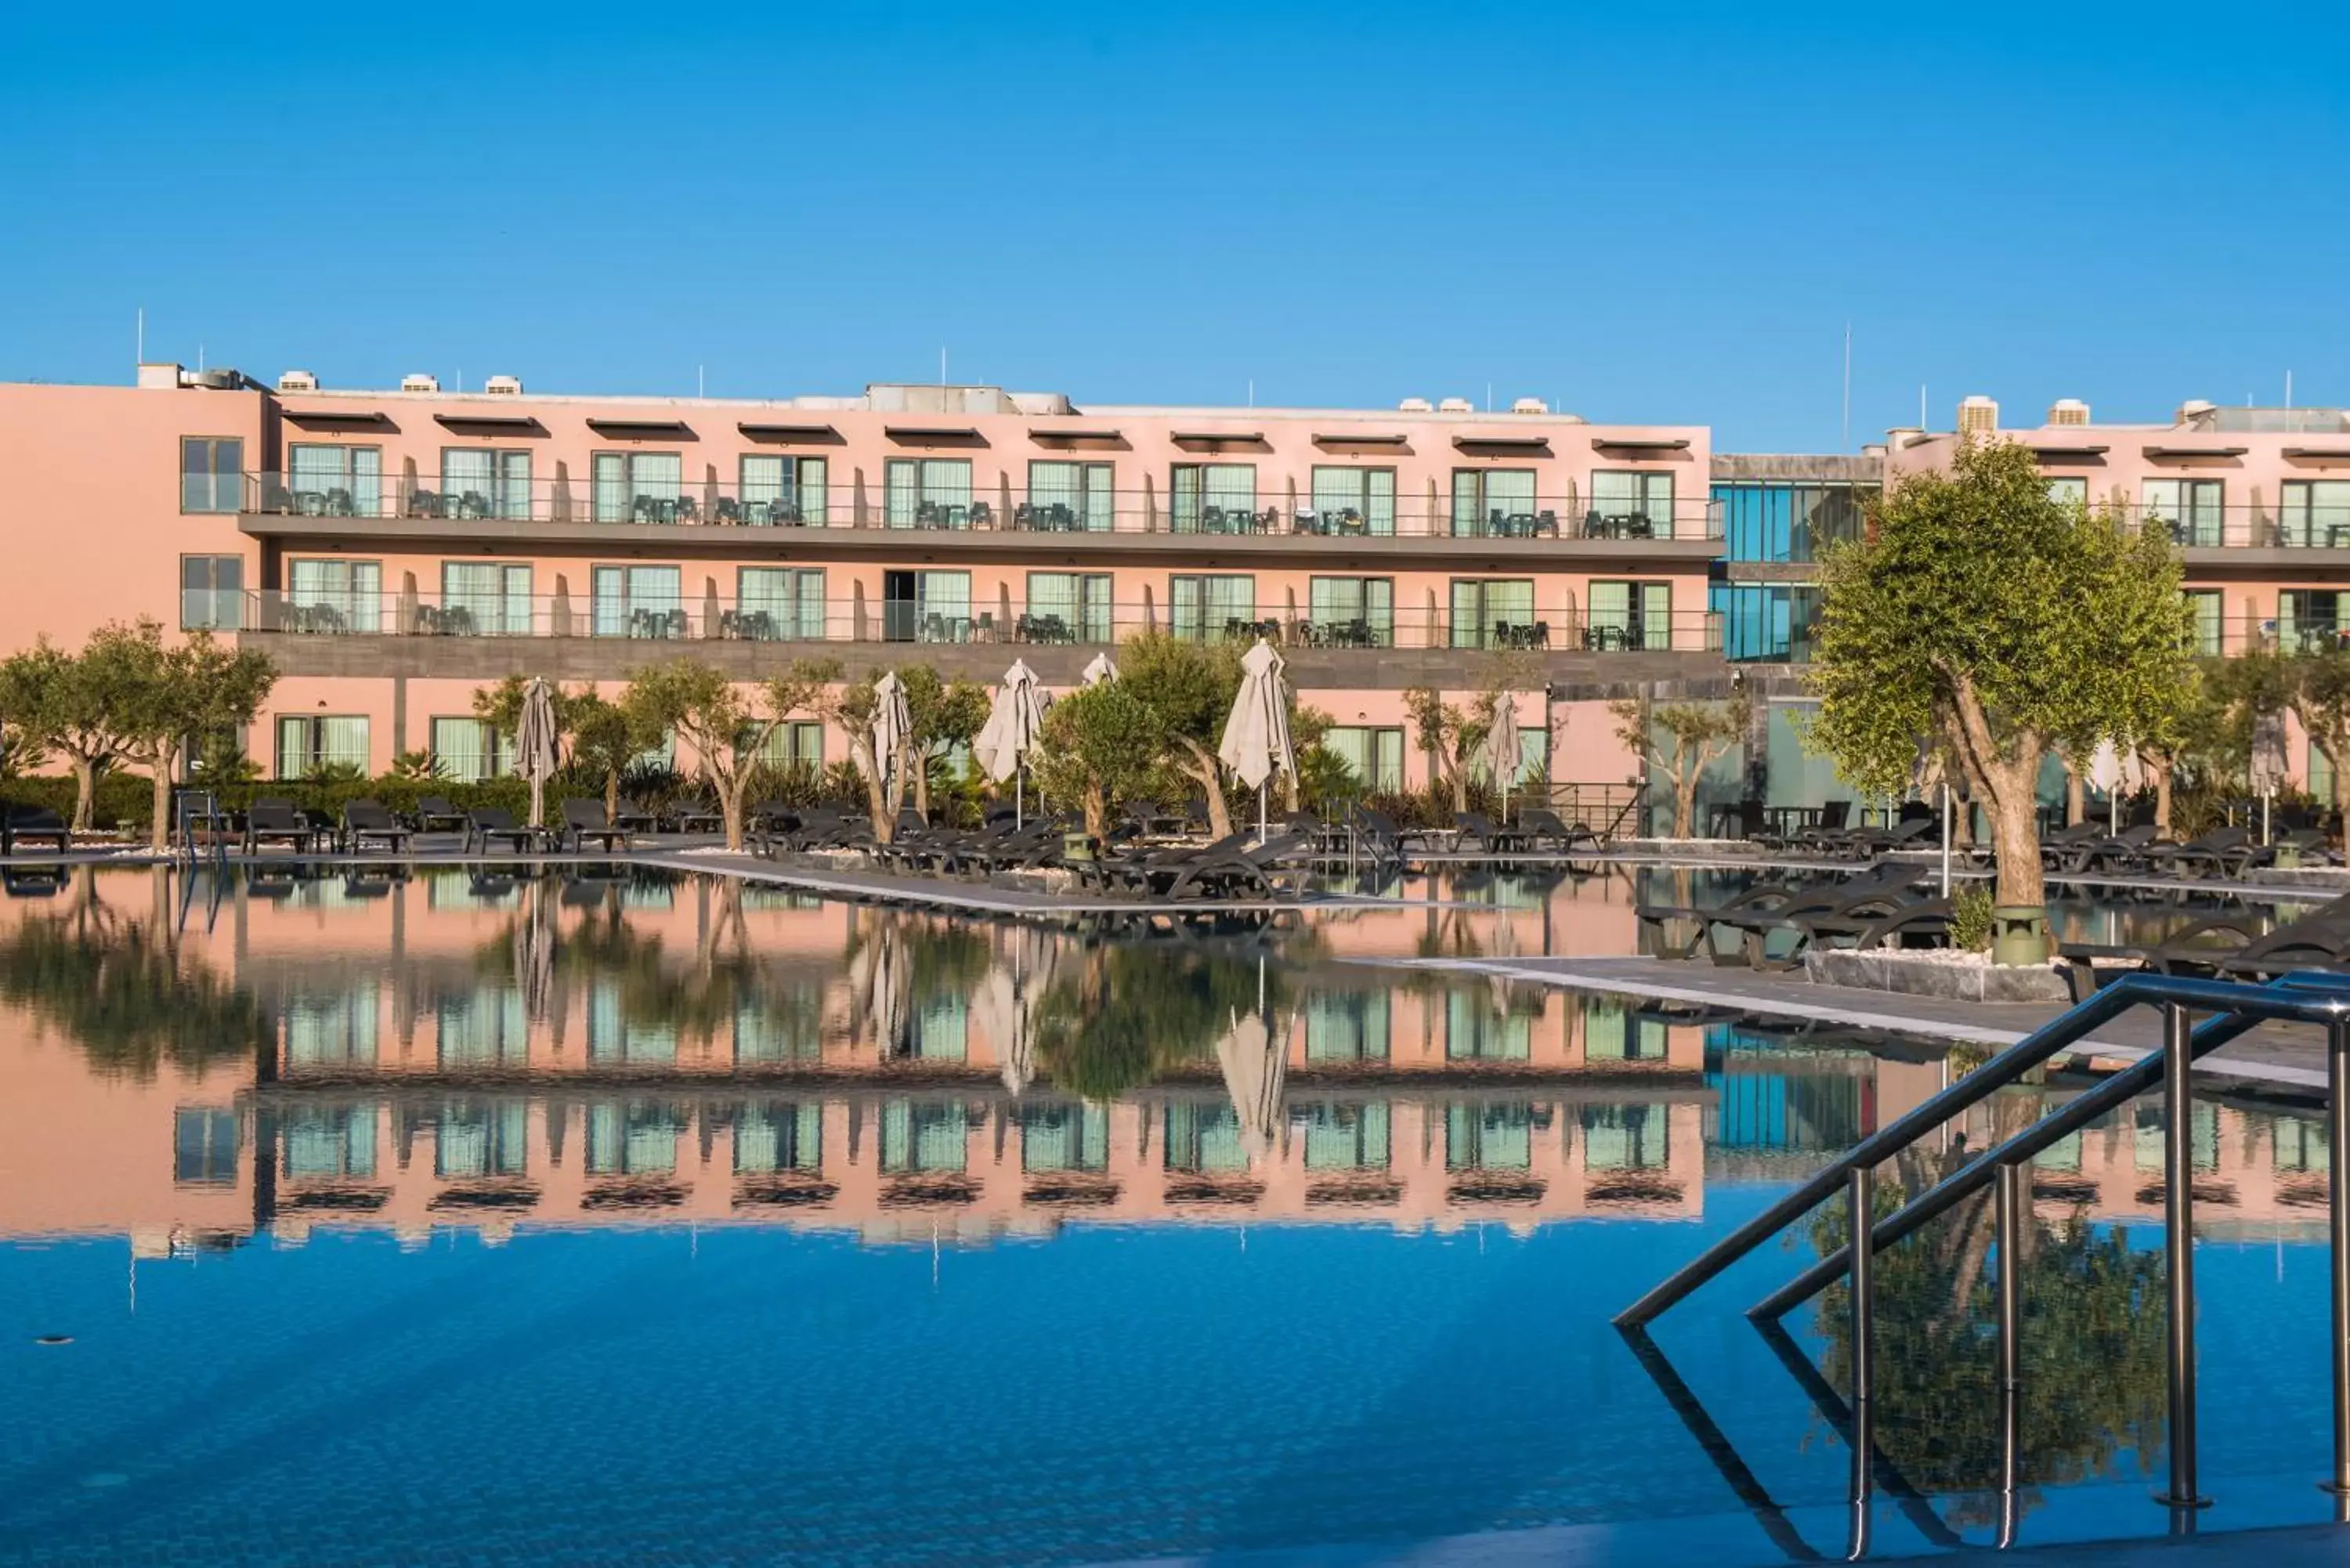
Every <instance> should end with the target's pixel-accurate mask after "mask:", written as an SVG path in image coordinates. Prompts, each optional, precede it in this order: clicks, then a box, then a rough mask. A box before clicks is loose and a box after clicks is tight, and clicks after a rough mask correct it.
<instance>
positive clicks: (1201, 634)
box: [1167, 576, 1256, 641]
mask: <svg viewBox="0 0 2350 1568" xmlns="http://www.w3.org/2000/svg"><path fill="white" fill-rule="evenodd" d="M1167 586H1168V596H1167V597H1168V620H1169V624H1170V629H1172V631H1173V632H1174V634H1175V635H1176V636H1177V637H1181V638H1189V639H1192V640H1193V641H1197V640H1199V639H1202V638H1211V637H1222V636H1225V635H1226V634H1227V633H1228V632H1229V631H1230V630H1231V629H1232V627H1234V626H1235V625H1238V624H1245V623H1247V622H1251V621H1253V620H1255V619H1256V578H1254V577H1253V576H1212V577H1207V576H1177V577H1170V579H1168V585H1167Z"/></svg>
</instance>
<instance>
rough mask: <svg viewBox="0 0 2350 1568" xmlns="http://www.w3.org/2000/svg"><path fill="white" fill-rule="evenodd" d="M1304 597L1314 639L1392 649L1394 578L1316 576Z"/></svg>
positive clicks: (1309, 584)
mask: <svg viewBox="0 0 2350 1568" xmlns="http://www.w3.org/2000/svg"><path fill="white" fill-rule="evenodd" d="M1306 597H1307V612H1306V613H1307V615H1308V617H1309V618H1310V620H1311V622H1312V625H1313V628H1314V629H1313V635H1314V636H1315V638H1316V639H1319V640H1321V641H1324V642H1327V643H1333V644H1336V645H1338V646H1342V647H1349V648H1392V647H1394V646H1395V579H1394V578H1393V577H1315V578H1313V579H1311V580H1310V581H1309V582H1308V584H1307V586H1306Z"/></svg>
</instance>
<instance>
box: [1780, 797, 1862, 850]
mask: <svg viewBox="0 0 2350 1568" xmlns="http://www.w3.org/2000/svg"><path fill="white" fill-rule="evenodd" d="M1851 821H1852V802H1850V801H1848V800H1832V801H1829V802H1828V803H1827V804H1826V805H1823V806H1821V807H1820V819H1819V821H1817V822H1814V823H1812V824H1809V825H1808V826H1803V827H1799V828H1797V829H1795V831H1794V832H1793V833H1791V834H1789V835H1787V836H1786V837H1785V838H1784V839H1783V840H1782V841H1781V842H1782V844H1783V845H1784V846H1785V847H1787V848H1789V849H1808V850H1813V851H1815V852H1818V853H1823V854H1832V855H1841V854H1843V853H1845V852H1846V848H1847V847H1848V846H1847V842H1846V840H1847V836H1848V834H1849V833H1850V831H1851V829H1850V827H1849V826H1848V825H1849V824H1850V823H1851Z"/></svg>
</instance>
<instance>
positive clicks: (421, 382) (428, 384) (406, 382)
mask: <svg viewBox="0 0 2350 1568" xmlns="http://www.w3.org/2000/svg"><path fill="white" fill-rule="evenodd" d="M440 389H441V379H440V378H439V377H438V376H402V377H401V378H400V390H401V391H403V392H437V391H439V390H440Z"/></svg>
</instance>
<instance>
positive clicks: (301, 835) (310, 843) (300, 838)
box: [244, 800, 323, 855]
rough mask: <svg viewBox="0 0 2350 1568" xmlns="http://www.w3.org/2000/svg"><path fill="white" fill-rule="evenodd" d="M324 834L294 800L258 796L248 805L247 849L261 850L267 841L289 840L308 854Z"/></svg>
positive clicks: (285, 842)
mask: <svg viewBox="0 0 2350 1568" xmlns="http://www.w3.org/2000/svg"><path fill="white" fill-rule="evenodd" d="M321 837H323V835H322V834H321V833H320V832H319V830H318V828H317V826H316V825H314V824H313V823H312V822H311V821H310V819H309V818H308V817H307V816H306V815H303V814H302V813H301V812H300V811H297V810H296V809H295V805H294V803H293V802H292V801H290V800H256V801H255V802H254V803H253V804H252V805H250V806H248V807H246V808H245V813H244V852H245V853H246V854H247V855H255V854H258V853H260V850H261V847H262V846H264V845H265V844H286V845H291V846H293V849H294V852H295V853H296V854H297V855H307V854H309V853H311V852H312V851H313V850H315V849H317V846H318V843H319V840H320V839H321Z"/></svg>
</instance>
